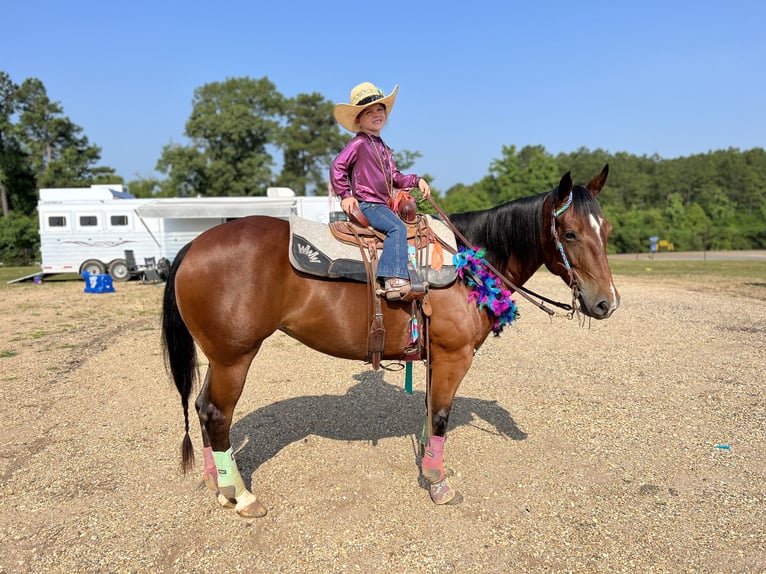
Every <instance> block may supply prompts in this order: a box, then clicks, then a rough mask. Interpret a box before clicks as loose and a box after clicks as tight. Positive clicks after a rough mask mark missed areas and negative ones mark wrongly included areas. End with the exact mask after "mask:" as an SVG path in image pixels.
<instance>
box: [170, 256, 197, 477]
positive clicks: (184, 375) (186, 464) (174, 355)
mask: <svg viewBox="0 0 766 574" xmlns="http://www.w3.org/2000/svg"><path fill="white" fill-rule="evenodd" d="M190 246H191V243H189V244H187V245H185V246H184V247H183V248H182V249H181V251H179V252H178V255H176V257H175V259H174V260H173V265H172V266H171V268H170V273H169V275H168V279H167V281H166V283H165V295H164V297H163V303H162V343H163V354H164V356H165V367H166V369H168V370H169V371H170V374H171V375H172V376H173V381H174V382H175V384H176V388H177V389H178V392H179V393H180V395H181V405H183V408H184V425H185V428H186V433H185V435H184V440H183V443H182V444H181V471H182V472H183V473H184V474H186V473H187V472H188V471H189V470H191V468H192V467H193V466H194V446H193V445H192V441H191V437H190V436H189V395H190V394H191V391H192V388H193V387H194V382H195V379H196V378H197V349H196V347H195V346H194V339H193V338H192V336H191V333H190V332H189V329H188V328H187V327H186V324H185V323H184V320H183V318H182V317H181V313H180V312H179V311H178V303H177V301H176V289H175V285H176V281H175V279H176V273H177V272H178V268H179V267H180V265H181V262H182V261H183V259H184V257H185V256H186V252H187V251H188V250H189V247H190Z"/></svg>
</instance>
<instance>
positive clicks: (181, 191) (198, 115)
mask: <svg viewBox="0 0 766 574" xmlns="http://www.w3.org/2000/svg"><path fill="white" fill-rule="evenodd" d="M285 105H286V104H285V98H284V97H283V96H282V95H281V94H280V93H279V92H278V91H277V90H276V87H275V86H274V84H272V83H271V82H270V81H269V80H268V78H265V77H264V78H261V79H258V80H253V79H251V78H230V79H227V80H226V81H224V82H213V83H210V84H205V85H204V86H202V87H201V88H197V89H196V90H195V91H194V98H193V101H192V113H191V116H190V117H189V120H188V121H187V122H186V130H185V135H186V137H188V138H189V139H190V140H191V143H190V144H189V145H187V146H181V145H178V144H171V145H168V146H165V148H164V149H163V151H162V156H161V157H160V159H159V160H158V162H157V170H158V171H160V172H162V173H166V174H169V176H170V177H169V181H168V182H166V184H164V185H163V189H164V190H165V191H167V192H170V193H172V194H173V195H190V194H201V195H210V196H226V195H265V193H266V188H267V187H268V186H269V185H271V183H272V181H273V180H274V177H273V175H272V171H271V168H272V166H273V165H274V160H273V158H272V155H271V152H270V150H271V147H270V146H274V145H275V144H277V143H278V140H279V135H280V131H281V129H282V128H281V125H280V121H281V118H282V116H283V114H284V110H285Z"/></svg>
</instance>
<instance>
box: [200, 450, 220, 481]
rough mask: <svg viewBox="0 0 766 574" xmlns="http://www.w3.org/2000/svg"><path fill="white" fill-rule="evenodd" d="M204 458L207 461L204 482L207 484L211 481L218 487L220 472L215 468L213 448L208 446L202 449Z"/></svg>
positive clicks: (203, 476)
mask: <svg viewBox="0 0 766 574" xmlns="http://www.w3.org/2000/svg"><path fill="white" fill-rule="evenodd" d="M202 456H203V458H204V459H205V470H203V471H202V480H204V481H205V482H206V483H207V484H210V483H211V481H212V483H213V484H215V486H216V487H217V486H218V470H217V469H216V467H215V461H214V460H213V447H212V446H206V447H205V448H204V449H202Z"/></svg>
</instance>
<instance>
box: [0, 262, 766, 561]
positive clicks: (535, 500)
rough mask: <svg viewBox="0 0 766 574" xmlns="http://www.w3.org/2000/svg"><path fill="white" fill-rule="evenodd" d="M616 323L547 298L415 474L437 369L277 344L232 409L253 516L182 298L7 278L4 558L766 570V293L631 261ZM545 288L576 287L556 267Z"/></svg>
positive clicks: (490, 357) (490, 354)
mask: <svg viewBox="0 0 766 574" xmlns="http://www.w3.org/2000/svg"><path fill="white" fill-rule="evenodd" d="M616 282H617V285H618V288H619V289H620V291H621V294H622V301H623V305H622V307H621V309H620V310H618V311H617V312H616V313H615V315H614V316H613V317H612V318H611V319H609V320H607V321H603V322H595V321H594V322H592V323H585V324H584V325H581V324H579V323H578V322H577V321H576V320H572V321H570V320H567V319H566V318H565V317H563V316H557V317H555V318H554V319H553V320H550V319H548V317H547V316H545V315H544V314H543V313H541V312H539V311H538V310H536V309H535V308H534V307H532V306H531V305H530V304H528V303H527V302H526V301H524V300H521V301H520V303H519V306H520V309H521V313H522V316H521V318H520V319H519V320H518V322H517V323H516V324H515V325H514V326H513V327H512V328H510V329H508V330H507V332H506V333H504V334H503V335H502V336H501V337H497V338H490V339H489V340H488V341H487V343H486V344H485V345H484V347H483V348H482V349H481V350H480V351H479V352H478V354H477V357H476V360H475V362H474V366H473V367H472V369H471V370H470V371H469V373H468V376H467V377H466V379H465V381H464V382H463V384H462V386H461V388H460V391H459V393H458V395H459V396H458V398H457V399H456V401H455V406H454V410H453V416H452V419H451V425H450V429H451V430H450V433H449V440H448V441H447V450H446V459H447V462H448V463H449V464H450V466H452V467H453V468H455V469H456V470H457V472H458V474H457V476H456V477H455V478H454V480H453V484H455V485H456V486H457V487H458V488H460V490H461V491H462V493H463V494H464V496H465V502H464V503H463V504H462V505H459V506H448V507H436V506H434V505H433V504H432V503H431V502H430V500H429V496H428V491H427V490H425V489H424V488H423V485H422V484H421V483H419V481H418V468H417V466H416V459H415V442H416V438H415V437H416V434H417V433H418V432H419V430H420V428H421V427H422V420H423V419H422V417H423V368H422V365H416V368H415V393H414V396H409V395H408V394H407V393H405V392H404V390H403V380H404V376H403V373H402V372H392V371H381V372H378V373H375V372H373V371H372V370H371V368H370V367H369V366H368V365H365V364H362V363H356V362H351V361H341V360H337V359H332V358H329V357H325V356H323V355H320V354H318V353H316V352H314V351H312V350H309V349H307V348H305V347H303V346H301V345H300V344H299V343H297V342H295V341H293V340H291V339H289V338H287V337H285V336H283V335H281V334H278V335H275V336H274V337H272V339H270V340H269V342H268V343H267V344H266V345H265V346H264V349H263V351H262V352H261V354H260V355H259V357H258V358H257V359H256V361H255V363H254V365H253V368H252V369H251V373H250V377H249V382H248V385H247V386H246V387H245V392H244V394H243V397H242V399H241V401H240V403H239V405H238V408H237V411H236V413H235V419H236V420H235V424H234V426H233V429H232V442H233V444H234V445H235V449H237V450H238V454H237V457H238V460H239V465H240V468H241V469H242V471H243V475H244V476H245V478H246V480H248V479H252V483H253V490H254V492H255V493H256V495H257V496H258V497H259V498H260V499H261V500H262V501H263V502H264V503H265V504H266V506H267V507H269V514H268V515H267V516H266V517H265V518H263V519H258V520H245V519H242V518H240V517H238V516H237V515H236V514H234V513H233V512H232V511H231V510H227V509H223V508H221V507H220V506H218V503H217V502H216V500H215V498H214V496H213V495H212V494H211V493H209V492H207V491H205V490H203V489H200V488H199V485H200V477H201V458H202V456H201V450H200V446H201V441H200V438H199V432H198V431H197V430H196V427H195V432H194V434H193V438H194V439H195V447H196V449H197V455H198V464H197V469H196V471H195V472H194V473H193V475H189V476H186V477H182V476H181V475H180V474H179V472H178V465H179V457H178V449H179V446H180V442H181V439H182V429H183V417H182V411H181V406H180V401H179V397H178V395H177V393H176V390H175V388H174V387H173V386H172V384H171V383H170V380H169V378H168V377H167V375H166V374H165V371H164V367H163V363H162V355H161V351H160V343H159V336H160V331H159V308H160V300H161V292H162V288H161V287H157V286H149V285H141V284H137V283H129V284H118V285H117V291H116V292H115V293H112V294H98V295H97V294H86V293H83V284H82V283H78V282H64V283H53V282H46V283H44V284H42V285H33V284H24V285H12V286H8V287H6V288H3V289H2V290H0V309H2V314H3V319H4V320H3V321H2V324H1V325H0V399H1V400H0V416H1V417H2V420H3V421H4V424H3V425H2V430H0V445H1V448H2V450H1V452H0V456H1V458H0V500H1V501H2V505H1V506H0V537H2V540H3V541H4V542H3V544H2V552H1V553H0V573H2V574H5V573H11V572H54V573H72V572H251V573H252V572H285V573H290V572H397V573H398V572H408V573H409V572H460V573H463V572H466V573H474V572H476V573H495V572H498V573H499V572H502V573H506V572H578V573H581V572H672V573H677V572H727V573H729V572H743V573H744V572H748V573H750V572H766V550H764V548H766V481H764V478H766V439H765V437H764V429H765V428H766V394H765V393H764V383H763V381H764V372H765V371H766V364H765V361H764V343H766V285H763V284H740V285H737V284H734V283H731V284H729V283H722V284H719V285H714V286H712V288H710V286H706V285H700V284H699V283H688V282H687V283H684V282H679V281H675V282H674V283H672V284H666V283H663V282H662V281H650V280H649V279H635V278H627V277H620V276H617V277H616ZM530 287H532V288H534V289H537V290H540V291H543V292H545V293H547V294H550V295H553V296H556V297H560V298H565V297H566V292H565V289H564V287H563V285H562V284H561V283H560V281H559V280H557V279H555V278H553V277H552V276H549V275H547V274H543V275H541V274H538V275H537V276H535V277H534V278H533V280H532V282H531V283H530Z"/></svg>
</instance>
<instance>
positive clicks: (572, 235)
mask: <svg viewBox="0 0 766 574" xmlns="http://www.w3.org/2000/svg"><path fill="white" fill-rule="evenodd" d="M564 239H566V240H567V241H575V240H576V239H577V234H576V233H575V232H574V231H567V232H565V233H564Z"/></svg>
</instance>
